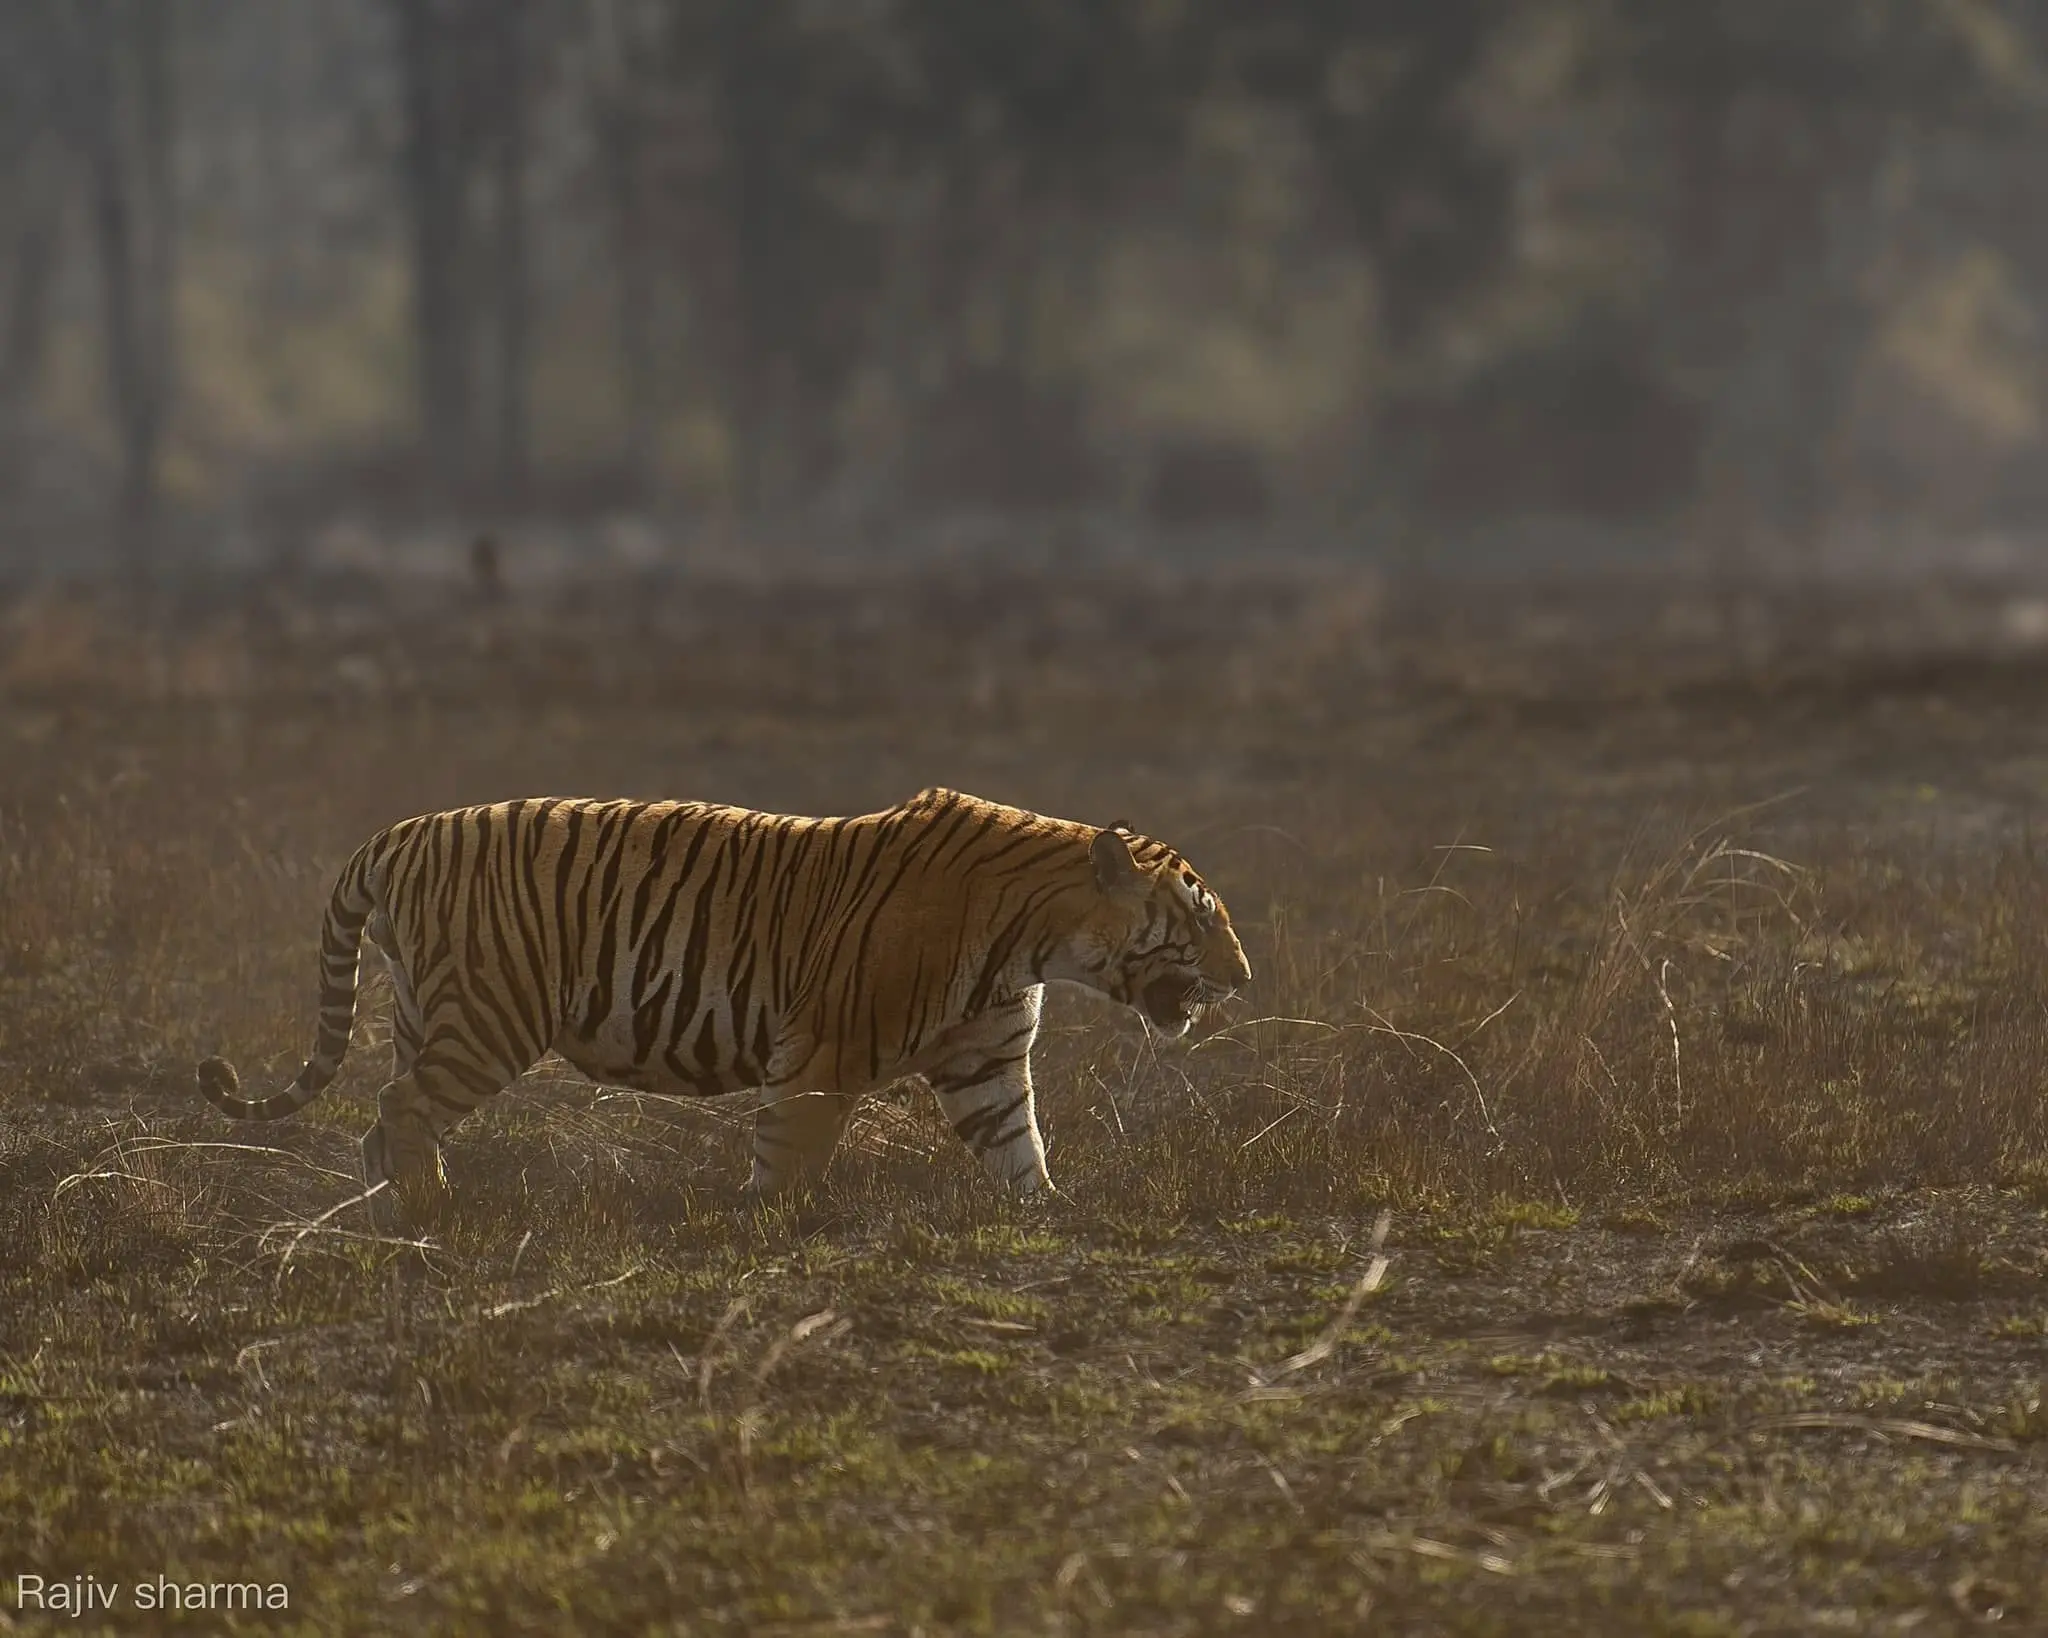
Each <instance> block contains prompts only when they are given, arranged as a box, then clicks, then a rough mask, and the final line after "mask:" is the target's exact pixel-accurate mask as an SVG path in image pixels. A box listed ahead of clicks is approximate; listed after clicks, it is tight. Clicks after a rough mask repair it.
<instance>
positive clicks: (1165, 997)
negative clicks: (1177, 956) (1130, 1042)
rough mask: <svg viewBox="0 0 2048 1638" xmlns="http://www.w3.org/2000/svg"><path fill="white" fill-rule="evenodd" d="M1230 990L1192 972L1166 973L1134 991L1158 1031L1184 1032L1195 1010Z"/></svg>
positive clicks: (1147, 1016) (1223, 996)
mask: <svg viewBox="0 0 2048 1638" xmlns="http://www.w3.org/2000/svg"><path fill="white" fill-rule="evenodd" d="M1233 993H1234V992H1233V991H1231V990H1228V989H1224V988H1221V987H1220V986H1218V985H1215V984H1211V983H1208V982H1207V981H1206V980H1204V979H1202V978H1201V977H1199V976H1198V975H1196V974H1193V973H1167V974H1165V975H1164V976H1163V977H1159V978H1155V979H1153V980H1152V982H1151V983H1149V984H1147V985H1146V986H1145V987H1144V989H1142V990H1140V991H1139V992H1138V999H1139V1002H1140V1003H1141V1005H1142V1007H1143V1010H1144V1014H1145V1016H1146V1018H1148V1019H1149V1020H1150V1021H1151V1023H1152V1026H1153V1027H1154V1028H1155V1029H1157V1030H1158V1031H1159V1032H1160V1034H1162V1035H1184V1034H1186V1033H1187V1027H1188V1025H1189V1024H1190V1023H1192V1022H1193V1021H1194V1017H1195V1014H1196V1013H1198V1012H1200V1011H1201V1010H1202V1008H1204V1007H1206V1006H1208V1005H1210V1004H1211V1003H1212V1002H1216V1001H1221V1000H1224V999H1225V998H1226V997H1228V996H1230V995H1231V994H1233Z"/></svg>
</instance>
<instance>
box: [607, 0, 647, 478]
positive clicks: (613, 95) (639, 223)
mask: <svg viewBox="0 0 2048 1638" xmlns="http://www.w3.org/2000/svg"><path fill="white" fill-rule="evenodd" d="M591 25H592V29H593V33H594V35H595V50H594V56H595V58H596V70H595V72H596V79H597V84H596V87H595V91H594V97H595V102H596V107H595V109H594V111H593V118H594V123H595V126H596V135H597V148H598V155H599V163H600V164H601V166H602V168H603V172H604V189H605V203H606V205H607V207H608V210H609V214H610V218H611V223H610V225H611V233H612V268H613V277H614V278H615V280H616V281H617V282H616V284H615V286H614V300H615V303H616V305H615V307H614V309H613V315H612V322H613V331H614V335H615V337H616V340H617V345H618V349H619V384H620V399H621V404H622V409H623V412H624V419H625V428H624V432H625V438H624V444H625V448H624V456H625V462H626V469H627V476H628V479H629V481H630V482H631V483H632V485H633V487H634V488H635V489H636V490H644V489H645V487H646V485H647V484H648V482H649V481H650V479H651V478H652V476H653V473H654V431H655V422H656V419H657V417H658V415H659V404H658V400H657V397H656V390H657V379H656V360H655V352H654V330H653V288H652V285H651V282H650V280H649V266H648V262H649V255H650V251H651V248H652V247H651V246H650V245H649V243H648V226H647V199H646V180H645V175H644V171H643V164H644V160H645V146H646V131H645V121H644V116H643V115H642V112H641V108H640V92H639V87H638V85H637V84H636V82H635V79H634V70H633V67H632V63H631V58H630V53H629V51H628V42H627V41H626V40H625V39H623V38H622V34H621V31H622V29H623V27H624V22H623V19H622V18H621V17H620V15H619V11H618V7H617V6H616V5H615V4H614V3H613V0H591Z"/></svg>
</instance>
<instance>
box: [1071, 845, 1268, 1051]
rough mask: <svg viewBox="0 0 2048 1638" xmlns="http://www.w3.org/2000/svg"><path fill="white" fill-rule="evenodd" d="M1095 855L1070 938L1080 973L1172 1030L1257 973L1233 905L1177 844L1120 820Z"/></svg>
mask: <svg viewBox="0 0 2048 1638" xmlns="http://www.w3.org/2000/svg"><path fill="white" fill-rule="evenodd" d="M1088 856H1089V862H1090V863H1091V865H1092V866H1093V868H1094V875H1095V883H1094V885H1095V888H1096V894H1095V898H1094V902H1093V903H1092V905H1091V906H1090V908H1089V909H1088V911H1087V912H1086V914H1084V916H1083V917H1082V920H1081V925H1080V926H1079V927H1078V928H1077V929H1076V931H1075V935H1074V938H1073V941H1072V944H1071V946H1070V957H1071V960H1072V964H1073V967H1074V969H1075V970H1074V972H1073V974H1072V976H1073V977H1075V978H1076V979H1078V981H1079V982H1081V983H1084V984H1086V985H1088V986H1089V988H1091V989H1095V990H1099V991H1101V992H1102V993H1103V994H1104V995H1107V996H1109V997H1110V998H1111V999H1112V1000H1115V1001H1121V1002H1122V1003H1123V1004H1124V1005H1125V1006H1127V1007H1131V1008H1133V1009H1135V1010H1136V1011H1137V1012H1138V1013H1140V1014H1141V1015H1142V1016H1143V1017H1144V1018H1145V1020H1146V1022H1147V1023H1149V1024H1150V1025H1151V1026H1152V1027H1153V1028H1154V1029H1156V1030H1157V1031H1158V1032H1159V1033H1160V1034H1162V1035H1166V1036H1180V1035H1185V1034H1186V1033H1187V1030H1188V1025H1189V1024H1190V1023H1191V1022H1192V1021H1193V1019H1194V1016H1195V1014H1196V1013H1197V1012H1198V1011H1200V1010H1201V1009H1202V1008H1203V1007H1205V1006H1208V1005H1210V1004H1212V1003H1214V1002H1217V1001H1221V1000H1223V999H1224V998H1226V997H1227V996H1230V995H1232V994H1234V993H1235V992H1236V991H1237V990H1239V989H1240V988H1242V987H1243V986H1244V985H1246V984H1249V983H1250V982H1251V978H1252V969H1251V963H1250V962H1248V961H1246V960H1245V958H1244V946H1243V945H1241V944H1239V943H1238V941H1237V933H1236V931H1235V929H1233V928H1232V927H1231V925H1230V912H1229V911H1228V910H1226V909H1225V908H1224V907H1223V901H1222V900H1221V899H1219V898H1218V897H1217V896H1216V895H1215V893H1214V892H1213V891H1211V890H1210V887H1209V884H1208V883H1207V882H1205V881H1203V880H1202V878H1201V877H1200V876H1198V875H1197V874H1196V873H1195V870H1194V867H1193V866H1192V865H1190V864H1189V863H1188V862H1187V860H1185V859H1183V858H1182V857H1181V856H1180V855H1179V854H1178V853H1176V852H1174V851H1173V849H1172V848H1170V847H1168V846H1166V845H1165V843H1163V842H1155V841H1153V840H1151V839H1150V838H1149V837H1143V836H1138V835H1134V834H1133V833H1131V832H1130V831H1127V830H1125V829H1124V828H1123V827H1122V826H1121V825H1115V826H1112V827H1110V828H1109V829H1108V830H1101V831H1097V832H1096V833H1095V839H1094V840H1093V842H1091V843H1090V844H1089V849H1088Z"/></svg>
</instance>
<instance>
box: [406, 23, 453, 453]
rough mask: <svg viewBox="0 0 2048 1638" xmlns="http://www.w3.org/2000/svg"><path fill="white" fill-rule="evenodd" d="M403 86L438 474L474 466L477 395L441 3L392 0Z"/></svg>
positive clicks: (427, 433) (429, 438) (424, 378)
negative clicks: (472, 392) (472, 395)
mask: <svg viewBox="0 0 2048 1638" xmlns="http://www.w3.org/2000/svg"><path fill="white" fill-rule="evenodd" d="M392 4H393V6H394V9H395V11H396V14H397V22H398V54H399V75H400V80H401V83H402V85H403V88H404V102H405V152H404V167H405V169H404V187H405V202H406V218H407V228H408V233H409V237H410V240H411V254H412V320H413V348H414V366H415V369H416V370H417V372H418V384H419V412H420V432H421V435H422V437H423V439H424V441H425V444H426V450H427V458H428V462H429V465H430V467H431V469H432V473H433V476H434V477H435V478H436V479H437V480H438V481H440V482H442V483H450V482H453V481H456V480H458V479H459V478H460V477H461V476H462V475H463V474H464V471H465V468H466V466H467V464H468V455H469V446H470V401H469V370H468V348H467V345H466V341H467V334H468V332H467V328H466V326H465V324H464V321H463V304H462V299H461V298H462V268H461V254H462V248H463V240H464V238H465V235H464V232H463V211H462V205H463V199H462V189H461V176H462V173H461V167H460V164H459V156H458V155H457V153H456V140H455V133H454V131H453V129H452V124H453V122H452V120H451V118H450V114H451V109H450V106H449V104H450V97H449V86H448V79H449V72H448V68H449V65H448V52H449V42H448V21H447V18H446V17H445V16H444V15H443V6H442V4H440V3H439V0H392Z"/></svg>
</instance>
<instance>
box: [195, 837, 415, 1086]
mask: <svg viewBox="0 0 2048 1638" xmlns="http://www.w3.org/2000/svg"><path fill="white" fill-rule="evenodd" d="M381 840H382V838H381V837H378V838H375V839H373V840H372V841H370V842H368V843H366V844H365V845H364V846H363V847H361V848H359V849H357V851H356V854H355V857H353V858H352V859H350V860H349V862H348V863H347V864H346V865H345V866H343V868H342V872H341V875H340V877H339V879H338V880H336V882H335V884H334V894H333V896H332V897H331V898H330V899H329V900H328V901H327V915H326V918H325V920H323V921H322V922H321V924H320V1033H319V1035H318V1037H317V1038H316V1039H315V1040H314V1043H313V1056H312V1057H310V1058H308V1059H307V1060H306V1062H305V1064H304V1066H303V1067H302V1068H301V1069H300V1070H299V1073H298V1076H297V1078H296V1079H294V1080H293V1081H292V1083H291V1085H289V1086H287V1087H286V1088H285V1089H284V1090H283V1091H282V1092H278V1093H276V1094H274V1095H273V1096H271V1097H267V1098H245V1097H243V1096H242V1095H241V1087H242V1082H241V1077H240V1076H238V1075H237V1074H236V1073H235V1066H234V1065H233V1064H231V1063H229V1062H228V1061H227V1060H226V1059H225V1058H208V1059H207V1060H206V1061H205V1062H204V1063H202V1064H201V1065H200V1066H199V1072H198V1078H199V1090H200V1092H201V1093H202V1094H204V1096H205V1098H206V1101H207V1102H208V1103H210V1104H212V1105H213V1106H214V1108H216V1109H218V1110H219V1111H220V1112H221V1113H222V1114H224V1115H231V1116H233V1117H234V1118H235V1119H236V1120H279V1119H282V1118H283V1117H284V1116H286V1115H295V1114H297V1113H298V1112H299V1111H300V1110H301V1109H303V1108H305V1107H306V1105H307V1104H309V1103H311V1102H312V1101H313V1100H314V1099H315V1098H317V1097H319V1096H320V1094H321V1093H322V1092H324V1091H326V1090H327V1088H328V1086H329V1085H330V1084H331V1083H332V1082H333V1080H334V1077H335V1076H336V1075H337V1074H338V1073H339V1072H340V1070H341V1060H342V1059H343V1058H344V1057H346V1056H347V1055H348V1038H349V1031H350V1028H351V1027H352V1026H353V1025H354V1023H355V1016H356V953H357V950H358V949H359V948H360V946H361V944H362V938H363V927H364V925H365V924H366V923H367V922H368V921H369V919H370V912H371V911H372V910H373V909H374V908H375V907H376V906H375V898H374V889H373V885H372V879H371V878H372V873H373V870H374V868H375V865H376V862H377V843H378V842H379V841H381Z"/></svg>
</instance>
